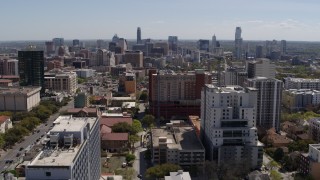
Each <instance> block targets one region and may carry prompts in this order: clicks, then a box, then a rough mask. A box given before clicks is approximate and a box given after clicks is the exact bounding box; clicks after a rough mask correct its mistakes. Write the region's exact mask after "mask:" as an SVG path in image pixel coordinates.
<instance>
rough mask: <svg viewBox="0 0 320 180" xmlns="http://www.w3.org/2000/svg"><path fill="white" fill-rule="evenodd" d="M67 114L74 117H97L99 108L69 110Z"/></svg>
mask: <svg viewBox="0 0 320 180" xmlns="http://www.w3.org/2000/svg"><path fill="white" fill-rule="evenodd" d="M67 113H68V114H70V115H72V116H74V117H99V116H100V115H101V112H100V110H99V108H87V107H85V108H71V109H68V110H67Z"/></svg>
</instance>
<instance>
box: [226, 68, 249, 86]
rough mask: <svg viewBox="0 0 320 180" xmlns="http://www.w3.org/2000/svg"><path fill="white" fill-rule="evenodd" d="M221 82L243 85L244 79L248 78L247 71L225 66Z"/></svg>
mask: <svg viewBox="0 0 320 180" xmlns="http://www.w3.org/2000/svg"><path fill="white" fill-rule="evenodd" d="M221 78H222V80H221V84H224V85H226V86H228V85H238V86H243V85H244V82H245V80H246V79H247V78H248V73H247V72H246V71H245V69H243V68H234V67H229V68H227V69H226V70H225V71H224V72H223V75H222V77H221Z"/></svg>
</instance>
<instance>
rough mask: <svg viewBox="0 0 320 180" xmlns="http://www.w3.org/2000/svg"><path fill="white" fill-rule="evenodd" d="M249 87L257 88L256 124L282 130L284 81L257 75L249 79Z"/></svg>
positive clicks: (264, 127)
mask: <svg viewBox="0 0 320 180" xmlns="http://www.w3.org/2000/svg"><path fill="white" fill-rule="evenodd" d="M246 86H247V87H253V88H256V89H257V90H258V91H257V93H258V94H257V101H258V102H257V107H256V124H257V126H259V127H261V128H263V129H264V130H268V129H270V128H275V129H276V131H280V116H281V100H282V86H283V83H282V81H280V80H278V79H271V78H266V77H256V78H253V79H248V80H247V84H246Z"/></svg>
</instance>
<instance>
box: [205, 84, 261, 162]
mask: <svg viewBox="0 0 320 180" xmlns="http://www.w3.org/2000/svg"><path fill="white" fill-rule="evenodd" d="M256 107H257V90H256V89H255V88H242V87H241V86H226V87H216V86H214V85H209V84H207V85H206V86H205V87H204V89H203V91H202V94H201V131H200V132H201V138H202V140H203V141H204V144H205V146H206V154H207V155H208V157H209V159H210V160H216V161H217V162H218V164H222V163H227V164H228V163H231V164H239V163H243V162H248V163H247V164H248V165H249V166H250V168H256V167H260V166H261V165H262V156H263V149H262V147H263V145H262V144H261V143H260V142H259V141H258V134H257V128H256Z"/></svg>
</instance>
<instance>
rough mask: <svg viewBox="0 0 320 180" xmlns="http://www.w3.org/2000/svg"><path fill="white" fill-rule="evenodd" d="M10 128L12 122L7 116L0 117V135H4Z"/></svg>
mask: <svg viewBox="0 0 320 180" xmlns="http://www.w3.org/2000/svg"><path fill="white" fill-rule="evenodd" d="M10 128H12V121H11V119H10V117H9V116H0V133H5V132H6V131H7V130H8V129H10Z"/></svg>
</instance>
